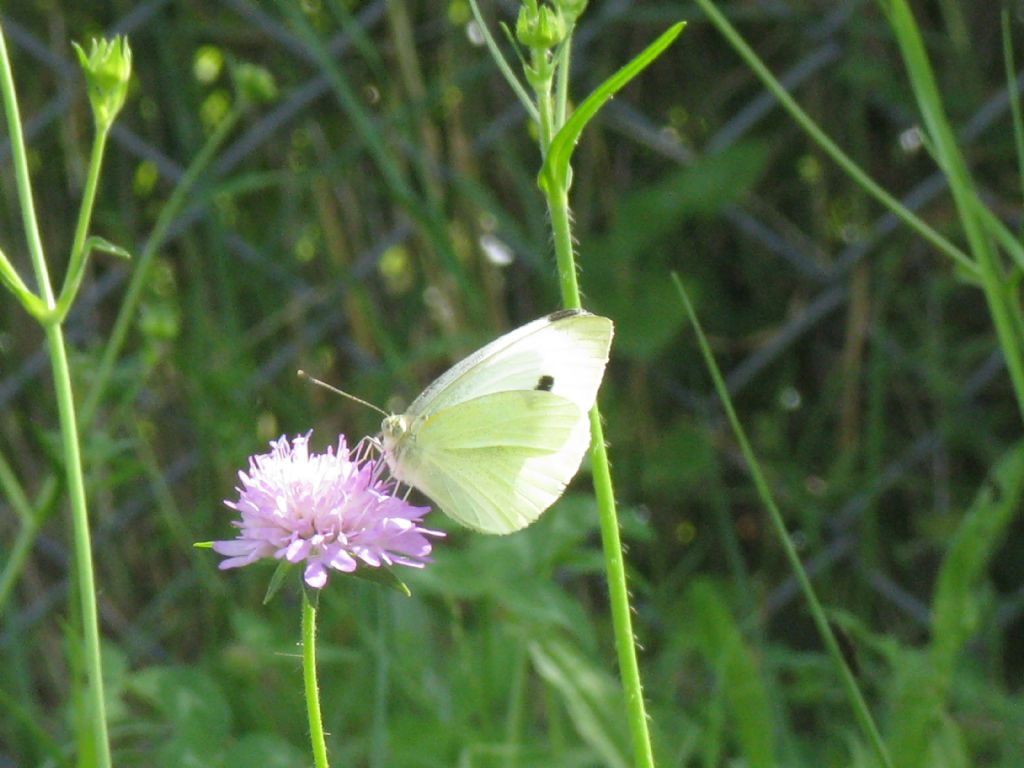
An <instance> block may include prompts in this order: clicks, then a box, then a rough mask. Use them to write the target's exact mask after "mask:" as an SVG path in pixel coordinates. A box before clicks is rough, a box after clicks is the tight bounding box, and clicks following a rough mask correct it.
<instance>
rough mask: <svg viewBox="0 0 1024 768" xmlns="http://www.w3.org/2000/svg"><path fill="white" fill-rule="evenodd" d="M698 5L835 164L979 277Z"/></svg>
mask: <svg viewBox="0 0 1024 768" xmlns="http://www.w3.org/2000/svg"><path fill="white" fill-rule="evenodd" d="M697 5H699V6H700V7H701V9H702V10H703V11H704V13H706V14H707V16H708V18H709V19H710V20H711V23H712V24H714V25H715V26H716V27H717V28H718V31H719V32H721V33H722V36H723V37H725V39H726V40H728V41H729V44H730V45H731V46H732V47H733V48H734V49H735V51H736V52H737V53H738V54H739V55H740V57H741V58H742V59H743V60H744V61H745V62H746V64H747V66H748V67H750V69H751V70H752V71H753V72H754V74H755V75H757V76H758V77H759V78H760V79H761V82H763V83H764V85H765V87H766V88H767V89H768V90H769V91H771V92H772V94H773V95H774V96H775V98H776V99H778V101H779V103H780V104H781V105H782V107H783V108H784V109H785V110H786V111H787V112H789V114H790V117H792V118H793V120H795V121H796V123H797V125H799V126H800V127H801V128H803V129H804V131H805V132H806V133H807V134H808V135H809V136H810V137H811V138H812V139H813V140H814V141H815V142H816V143H817V144H818V146H819V147H821V149H822V150H823V151H824V152H825V153H826V154H827V155H828V156H829V157H831V158H832V160H833V162H835V164H836V165H838V166H839V167H840V168H842V169H843V170H844V171H846V173H847V174H849V176H850V177H851V178H852V179H853V180H854V181H855V182H857V183H858V184H860V186H861V187H862V188H863V189H864V190H865V191H866V192H867V193H868V194H870V195H871V196H872V197H874V198H875V199H876V200H878V202H880V203H881V204H882V205H884V206H885V207H886V208H888V209H889V210H890V211H892V212H893V214H895V215H896V216H898V217H899V218H900V219H902V220H903V222H904V223H905V224H907V225H908V226H909V227H910V228H911V229H913V230H914V231H915V232H917V233H918V234H919V235H921V237H923V238H924V239H925V240H927V241H928V242H929V243H931V244H932V245H934V246H935V247H936V248H938V249H939V250H940V251H942V252H943V253H944V254H946V255H947V256H948V257H949V258H951V259H952V260H953V261H955V262H956V263H957V265H959V266H960V267H962V268H963V269H964V270H966V272H967V274H968V275H970V276H971V277H974V278H977V277H979V273H978V267H977V265H976V264H975V263H974V262H973V261H972V260H971V258H970V257H969V256H968V255H967V254H966V253H964V252H963V251H962V250H960V249H959V248H957V247H956V246H955V245H953V244H952V243H951V242H949V241H948V240H947V239H946V238H944V237H943V236H942V235H940V234H939V233H938V232H936V231H935V230H934V229H932V228H931V227H930V226H928V225H927V224H926V223H925V222H924V221H923V220H922V219H920V218H919V217H918V216H917V215H916V214H914V213H913V212H912V211H910V210H909V209H908V208H906V207H905V206H904V205H903V204H902V203H901V202H900V201H899V200H897V199H896V198H895V197H893V196H892V195H890V194H889V193H888V192H886V191H885V189H883V188H882V187H881V186H880V185H879V184H878V183H877V182H875V180H874V179H872V178H871V177H870V176H868V175H867V174H866V173H865V172H864V171H862V170H861V169H860V167H859V166H858V165H857V164H856V163H855V162H854V161H853V160H852V159H851V158H850V156H849V155H847V154H846V153H845V152H843V150H841V149H840V148H839V146H838V145H837V144H836V143H835V142H834V141H832V139H830V138H829V137H828V136H827V135H826V134H825V132H824V131H822V130H821V128H819V127H818V126H817V125H816V124H815V122H814V121H813V120H811V118H810V116H809V115H808V114H807V113H806V112H804V111H803V109H801V108H800V105H799V104H797V103H796V101H795V100H794V99H793V97H792V96H790V95H789V93H788V92H787V91H786V89H785V88H783V87H782V84H781V83H780V82H779V81H778V80H776V79H775V76H774V75H772V73H771V71H770V70H769V69H768V67H766V66H765V65H764V62H762V61H761V59H759V58H758V56H757V54H756V53H754V51H753V50H752V49H751V48H750V46H749V45H747V43H746V41H744V39H743V38H742V37H741V36H740V33H739V32H737V31H736V29H735V28H734V27H733V26H732V25H731V24H730V23H729V21H728V19H726V18H725V16H723V15H722V14H721V13H720V12H719V11H718V9H717V8H716V7H715V6H714V4H713V3H712V2H711V0H697Z"/></svg>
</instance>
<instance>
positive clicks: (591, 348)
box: [406, 309, 612, 424]
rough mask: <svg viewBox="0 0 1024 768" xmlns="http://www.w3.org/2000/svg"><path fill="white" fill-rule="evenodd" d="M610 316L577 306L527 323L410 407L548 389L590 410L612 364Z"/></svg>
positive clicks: (423, 412) (427, 410)
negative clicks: (516, 391)
mask: <svg viewBox="0 0 1024 768" xmlns="http://www.w3.org/2000/svg"><path fill="white" fill-rule="evenodd" d="M611 342H612V321H611V320H609V319H608V318H606V317H600V316H599V315H592V314H590V313H589V312H585V311H583V310H579V309H569V310H562V311H560V312H555V313H553V314H550V315H548V316H547V317H542V318H540V319H539V320H534V321H533V322H532V323H527V324H526V325H524V326H522V327H521V328H517V329H516V330H514V331H511V332H509V333H506V334H505V335H504V336H501V337H499V338H498V339H495V340H494V341H492V342H491V343H490V344H487V345H486V346H484V347H481V348H480V349H479V350H477V351H476V352H474V353H473V354H472V355H470V356H469V357H467V358H466V359H464V360H462V361H460V362H458V363H456V364H455V365H453V366H452V367H451V368H450V369H449V370H448V371H446V372H445V373H443V374H442V375H441V376H439V377H438V378H437V380H436V381H434V383H433V384H431V385H430V386H429V387H427V388H426V389H425V390H423V393H422V394H421V395H420V396H419V397H417V398H416V399H415V400H414V401H413V403H412V405H411V406H409V409H408V411H407V412H406V416H407V417H408V418H409V421H410V423H413V424H415V421H416V420H417V419H418V418H422V417H424V416H428V415H430V414H431V413H434V412H437V411H442V410H444V409H446V408H450V407H451V406H453V405H455V404H456V403H460V402H463V401H465V400H471V399H473V398H476V397H480V396H482V395H488V394H492V393H495V392H506V391H509V390H536V389H539V390H545V391H548V392H551V393H552V394H555V395H559V396H561V397H564V398H566V399H568V400H570V401H572V402H573V403H575V404H576V405H577V407H578V408H579V409H580V411H583V412H586V411H589V410H590V408H591V407H592V406H593V404H594V399H595V398H596V396H597V388H598V387H599V386H600V384H601V378H602V377H603V376H604V369H605V365H606V364H607V363H608V349H609V347H610V346H611Z"/></svg>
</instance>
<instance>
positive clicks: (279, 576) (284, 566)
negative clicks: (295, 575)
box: [263, 560, 295, 605]
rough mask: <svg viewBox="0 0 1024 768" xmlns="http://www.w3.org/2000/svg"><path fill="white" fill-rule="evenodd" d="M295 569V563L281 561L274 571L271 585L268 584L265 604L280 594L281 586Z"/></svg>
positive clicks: (264, 597) (264, 598)
mask: <svg viewBox="0 0 1024 768" xmlns="http://www.w3.org/2000/svg"><path fill="white" fill-rule="evenodd" d="M294 567H295V565H294V564H293V563H289V562H288V561H287V560H279V561H278V563H277V567H276V568H275V569H274V574H273V575H272V576H271V577H270V583H269V584H267V593H266V594H265V595H264V596H263V604H264V605H266V604H267V603H269V602H270V601H271V600H272V599H273V597H274V595H276V594H277V593H278V591H279V590H280V589H281V586H282V585H283V584H284V580H285V579H286V578H287V577H288V574H289V573H291V572H292V569H293V568H294Z"/></svg>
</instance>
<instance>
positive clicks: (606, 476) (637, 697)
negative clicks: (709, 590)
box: [545, 179, 654, 768]
mask: <svg viewBox="0 0 1024 768" xmlns="http://www.w3.org/2000/svg"><path fill="white" fill-rule="evenodd" d="M545 191H546V196H547V201H548V213H549V215H550V218H551V229H552V233H553V235H554V241H555V257H556V260H557V262H558V276H559V282H560V286H561V292H562V304H563V305H564V306H565V307H569V308H579V307H580V306H581V302H580V292H579V284H578V282H577V280H576V264H575V261H574V258H573V248H572V229H571V224H570V220H569V196H568V193H567V192H566V188H565V180H564V179H563V180H561V183H559V184H552V185H550V186H548V187H546V190H545ZM590 435H591V448H590V465H591V469H592V471H593V477H594V495H595V497H596V499H597V510H598V517H599V519H600V526H601V546H602V548H603V550H604V561H605V578H606V579H607V582H608V600H609V603H610V605H611V612H612V626H613V631H614V633H615V651H616V653H617V655H618V661H619V676H620V678H621V680H622V688H623V692H624V693H625V696H626V715H627V719H628V723H629V729H630V734H631V737H632V742H633V757H634V765H635V767H636V768H653V766H654V752H653V750H652V748H651V735H650V731H649V729H648V725H647V712H646V708H645V706H644V696H643V686H642V685H641V682H640V665H639V663H638V662H637V657H636V642H635V640H634V637H633V620H632V617H631V613H630V606H629V589H628V587H627V584H626V566H625V561H624V558H623V556H622V541H621V539H620V537H619V518H618V513H617V511H616V508H615V493H614V490H613V488H612V475H611V468H610V466H609V462H608V451H607V448H606V447H605V442H604V429H603V427H602V424H601V412H600V410H599V409H598V407H597V405H596V404H595V405H594V407H593V408H592V409H591V411H590Z"/></svg>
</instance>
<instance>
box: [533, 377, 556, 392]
mask: <svg viewBox="0 0 1024 768" xmlns="http://www.w3.org/2000/svg"><path fill="white" fill-rule="evenodd" d="M554 386H555V377H554V376H548V375H547V374H544V375H543V376H541V377H540V380H538V381H537V386H536V387H534V389H536V390H538V391H540V392H550V391H551V389H552V387H554Z"/></svg>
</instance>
